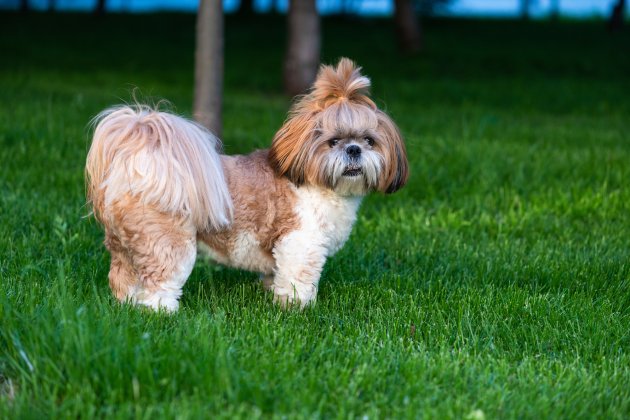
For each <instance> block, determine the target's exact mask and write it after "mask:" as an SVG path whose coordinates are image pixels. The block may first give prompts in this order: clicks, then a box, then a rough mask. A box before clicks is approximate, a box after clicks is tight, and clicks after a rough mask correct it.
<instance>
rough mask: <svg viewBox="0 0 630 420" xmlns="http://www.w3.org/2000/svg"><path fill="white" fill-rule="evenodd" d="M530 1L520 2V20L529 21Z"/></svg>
mask: <svg viewBox="0 0 630 420" xmlns="http://www.w3.org/2000/svg"><path fill="white" fill-rule="evenodd" d="M530 5H531V4H530V0H521V19H523V20H529V7H530Z"/></svg>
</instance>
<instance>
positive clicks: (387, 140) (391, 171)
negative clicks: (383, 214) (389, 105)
mask: <svg viewBox="0 0 630 420" xmlns="http://www.w3.org/2000/svg"><path fill="white" fill-rule="evenodd" d="M376 116H377V118H378V128H377V131H378V133H379V135H380V137H381V141H382V144H383V147H382V153H383V157H384V161H385V166H384V168H383V173H382V176H381V181H380V183H379V186H378V190H379V191H381V192H384V193H386V194H391V193H393V192H396V191H398V190H399V189H401V188H402V187H403V186H404V185H405V184H406V183H407V178H408V177H409V163H408V162H407V150H406V149H405V143H404V141H403V138H402V136H401V134H400V130H398V127H397V126H396V124H394V122H393V121H392V120H391V118H389V116H387V114H385V113H384V112H382V111H380V110H377V111H376Z"/></svg>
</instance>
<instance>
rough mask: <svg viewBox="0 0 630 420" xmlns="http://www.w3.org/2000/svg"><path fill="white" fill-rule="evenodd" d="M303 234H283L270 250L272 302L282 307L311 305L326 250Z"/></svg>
mask: <svg viewBox="0 0 630 420" xmlns="http://www.w3.org/2000/svg"><path fill="white" fill-rule="evenodd" d="M312 239H313V238H312V237H309V236H308V235H305V234H304V233H303V232H299V233H298V232H294V233H292V234H289V235H287V236H286V237H285V238H284V239H283V240H281V241H280V243H279V244H278V246H276V248H275V249H274V252H273V254H274V257H275V260H276V267H275V269H274V277H273V283H272V284H271V285H270V287H269V289H270V290H272V291H273V294H274V301H275V302H277V303H279V304H280V305H282V306H290V305H292V304H299V305H300V307H302V308H304V307H305V306H307V305H309V304H311V303H315V300H316V298H317V285H318V283H319V277H320V275H321V272H322V268H323V267H324V263H325V262H326V254H327V251H326V249H325V247H323V246H321V245H318V242H319V241H313V240H312Z"/></svg>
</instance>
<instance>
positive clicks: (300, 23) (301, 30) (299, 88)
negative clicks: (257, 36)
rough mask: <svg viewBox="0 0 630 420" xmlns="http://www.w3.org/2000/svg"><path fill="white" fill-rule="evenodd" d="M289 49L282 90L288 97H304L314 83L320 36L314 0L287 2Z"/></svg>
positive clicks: (285, 62) (285, 61)
mask: <svg viewBox="0 0 630 420" xmlns="http://www.w3.org/2000/svg"><path fill="white" fill-rule="evenodd" d="M287 19H288V23H289V45H288V48H287V55H286V58H285V60H284V89H285V92H286V93H287V94H289V95H297V94H300V93H304V92H305V91H306V90H307V89H308V88H309V87H310V86H311V84H312V83H313V81H315V76H316V75H317V67H318V66H319V52H320V46H321V35H320V27H319V16H318V14H317V9H316V7H315V0H290V3H289V13H288V15H287Z"/></svg>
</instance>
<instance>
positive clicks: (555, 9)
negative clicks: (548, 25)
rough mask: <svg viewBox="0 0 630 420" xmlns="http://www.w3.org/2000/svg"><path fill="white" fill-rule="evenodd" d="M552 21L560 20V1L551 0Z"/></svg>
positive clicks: (550, 14)
mask: <svg viewBox="0 0 630 420" xmlns="http://www.w3.org/2000/svg"><path fill="white" fill-rule="evenodd" d="M549 16H550V17H551V20H558V19H559V18H560V0H551V13H549Z"/></svg>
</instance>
